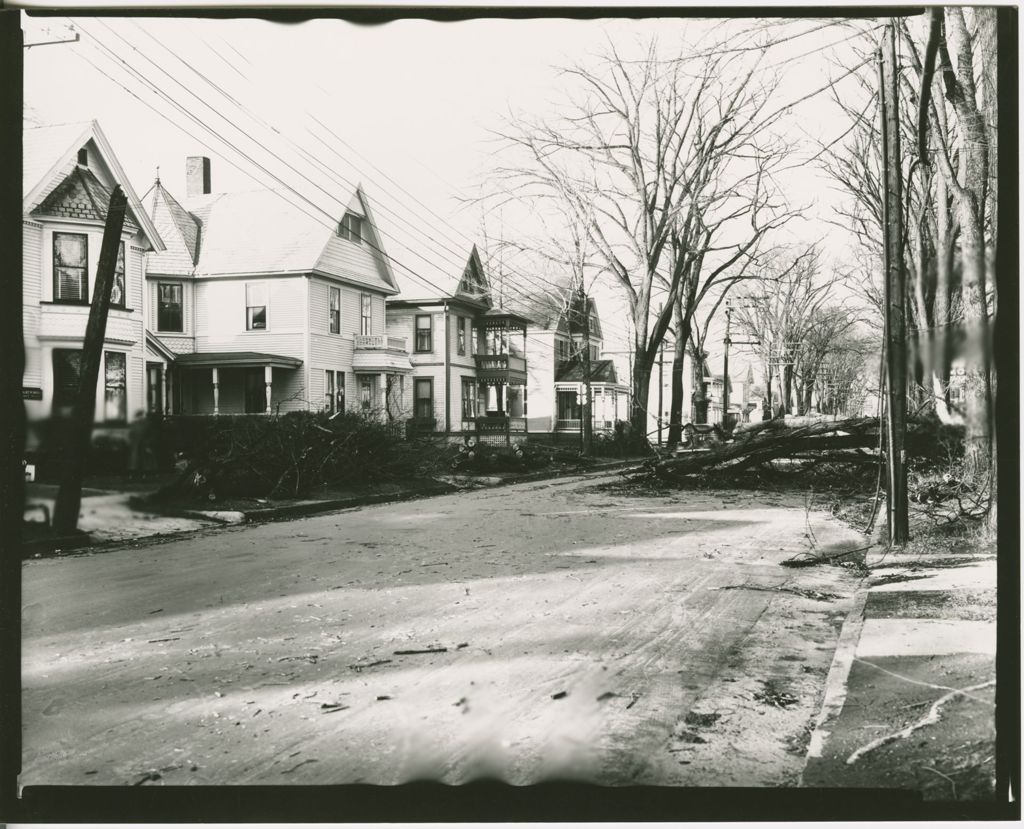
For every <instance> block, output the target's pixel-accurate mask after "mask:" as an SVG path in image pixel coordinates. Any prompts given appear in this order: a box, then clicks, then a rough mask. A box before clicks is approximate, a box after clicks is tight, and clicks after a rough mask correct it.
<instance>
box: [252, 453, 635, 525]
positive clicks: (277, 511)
mask: <svg viewBox="0 0 1024 829" xmlns="http://www.w3.org/2000/svg"><path fill="white" fill-rule="evenodd" d="M636 464H637V461H612V462H610V463H606V464H600V465H596V466H593V467H591V468H589V469H582V470H579V469H577V470H571V471H570V470H562V471H558V472H549V471H545V470H540V471H539V472H530V473H527V474H525V475H522V476H519V477H516V478H507V479H502V480H500V481H498V482H495V483H489V484H484V485H483V486H482V487H481V488H483V489H494V488H496V487H501V486H511V485H512V484H526V483H530V482H532V481H545V480H555V479H558V478H571V477H574V476H577V475H586V474H587V473H590V472H610V471H614V470H616V469H621V468H625V467H628V466H634V465H636ZM465 477H466V478H467V479H468V481H467V482H471V481H472V480H473V476H468V475H467V476H465ZM478 477H487V476H478ZM467 489H468V487H460V486H457V485H455V484H439V485H437V486H436V487H425V488H423V489H417V490H412V491H407V492H390V493H383V494H374V495H359V496H356V497H353V498H338V499H334V500H330V501H314V502H311V503H306V504H286V505H284V506H280V507H268V508H267V509H257V510H249V511H248V512H246V513H244V514H245V523H247V524H252V523H256V522H258V521H277V520H283V519H288V518H298V517H301V516H303V515H315V514H317V513H322V512H333V511H335V510H343V509H351V508H353V507H363V506H371V505H373V504H383V503H388V502H398V501H413V500H416V499H417V498H431V497H433V496H436V495H448V494H451V493H453V492H464V491H466V490H467Z"/></svg>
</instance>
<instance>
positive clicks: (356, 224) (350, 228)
mask: <svg viewBox="0 0 1024 829" xmlns="http://www.w3.org/2000/svg"><path fill="white" fill-rule="evenodd" d="M338 235H339V236H340V237H341V238H342V239H348V240H349V241H350V242H355V243H356V244H361V243H362V241H363V219H362V217H361V216H357V215H356V214H355V213H346V214H345V218H344V219H342V220H341V224H339V225H338Z"/></svg>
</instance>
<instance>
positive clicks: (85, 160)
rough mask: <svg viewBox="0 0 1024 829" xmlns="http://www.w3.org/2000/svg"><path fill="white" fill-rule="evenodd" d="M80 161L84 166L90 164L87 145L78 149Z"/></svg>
mask: <svg viewBox="0 0 1024 829" xmlns="http://www.w3.org/2000/svg"><path fill="white" fill-rule="evenodd" d="M78 163H79V164H81V165H82V166H83V167H88V166H89V151H88V150H87V149H86V148H85V147H82V149H80V150H79V151H78Z"/></svg>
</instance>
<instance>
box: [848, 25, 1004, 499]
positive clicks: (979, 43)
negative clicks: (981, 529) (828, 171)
mask: <svg viewBox="0 0 1024 829" xmlns="http://www.w3.org/2000/svg"><path fill="white" fill-rule="evenodd" d="M896 26H897V31H898V33H899V35H900V51H901V58H902V60H901V72H900V96H899V97H900V108H901V111H900V115H901V117H900V123H901V127H900V128H901V131H902V132H903V133H904V145H905V146H907V147H911V148H916V150H911V151H910V152H908V153H907V167H906V169H905V171H904V172H903V177H904V181H905V182H906V183H907V192H908V198H907V201H906V219H907V226H908V237H907V242H908V244H907V245H906V246H905V247H906V256H907V259H906V263H905V264H906V269H907V273H908V275H909V278H910V284H909V287H910V290H909V296H910V298H911V300H910V309H909V310H910V312H911V323H912V331H911V335H912V336H911V343H912V345H913V344H914V342H915V340H916V344H917V347H916V348H915V349H913V356H914V358H915V363H916V368H917V371H916V372H915V374H912V375H911V376H915V375H916V379H917V380H918V382H919V383H920V385H921V386H922V387H923V389H924V393H925V394H926V395H927V396H928V397H929V398H931V400H932V401H933V402H934V404H935V411H936V413H937V414H938V415H939V417H940V418H942V419H943V420H946V421H953V420H956V419H957V415H956V412H955V411H954V410H953V408H952V407H951V406H950V405H949V396H948V395H949V385H950V384H949V368H950V364H951V362H952V361H953V360H954V359H959V360H961V361H962V363H963V367H964V370H965V373H966V376H965V380H966V385H965V389H964V392H965V402H966V405H965V409H964V421H965V423H966V430H967V438H966V444H967V445H966V458H967V467H968V470H969V471H970V472H971V473H973V474H975V475H977V476H980V477H985V476H986V475H987V476H988V477H989V478H990V480H991V481H992V482H993V483H994V474H993V469H994V463H995V448H994V440H995V435H994V429H993V426H992V422H993V412H994V407H993V398H994V391H993V388H994V383H995V377H994V373H993V371H992V369H991V362H992V361H991V353H990V347H989V329H990V327H991V322H992V319H993V318H994V315H995V314H996V312H997V296H996V293H995V286H994V280H993V278H992V274H991V268H992V265H993V262H994V260H995V249H996V244H997V240H998V199H997V196H998V187H997V174H998V170H997V149H998V146H997V111H996V83H995V77H996V62H997V59H998V55H997V48H996V34H995V29H996V11H995V10H994V9H989V8H981V7H979V8H971V9H962V8H959V7H952V6H950V7H945V8H936V9H932V10H930V11H929V12H928V14H927V15H926V16H924V17H923V18H918V19H916V20H914V19H902V20H900V21H897V22H896ZM874 46H875V44H874V43H868V44H867V45H866V50H870V49H873V48H874ZM863 78H864V83H865V88H866V89H868V90H871V91H873V87H872V83H873V81H872V79H871V78H870V77H869V76H868V75H866V74H865V75H864V76H863ZM847 111H848V112H850V111H851V110H850V109H849V108H847ZM865 124H866V125H867V126H865ZM858 129H859V130H860V131H861V137H860V138H859V140H855V141H853V142H851V143H850V144H849V145H847V146H846V147H845V148H843V149H842V150H839V151H836V152H835V153H834V154H833V155H832V157H831V159H830V164H831V166H832V169H833V170H834V171H839V172H842V173H844V175H842V176H837V178H838V179H839V180H840V181H842V182H843V183H844V185H845V186H847V188H848V189H849V191H850V192H851V194H854V195H855V197H856V199H857V202H858V209H857V210H854V211H851V215H847V216H846V219H847V220H849V226H850V227H851V228H852V229H854V230H855V232H859V233H860V234H861V235H862V238H863V239H864V241H865V243H866V244H870V245H871V246H872V248H873V250H874V251H876V252H877V251H880V250H881V246H880V244H879V243H878V242H877V236H878V230H879V228H880V221H876V220H875V216H874V212H875V207H874V205H875V204H877V198H876V196H875V194H874V192H873V187H872V184H871V183H872V182H873V181H877V180H878V177H877V167H876V166H875V167H874V168H873V169H866V168H864V167H863V163H862V159H864V158H865V157H873V156H874V154H876V153H877V146H878V141H877V136H875V135H874V134H873V126H872V124H871V122H870V119H869V118H865V119H863V123H860V124H858ZM871 164H872V165H877V162H876V161H872V162H871ZM858 166H860V167H861V170H860V172H862V173H864V174H863V175H856V174H850V173H851V171H853V172H854V173H856V172H857V168H858ZM867 173H870V175H868V174H867ZM878 219H879V220H880V216H879V217H878ZM876 256H877V253H876ZM914 329H916V333H917V337H916V338H915V337H914V336H913V335H914ZM957 338H960V339H961V340H962V342H959V341H958V339H957ZM992 503H993V505H994V499H993V501H992ZM990 518H993V519H994V514H990Z"/></svg>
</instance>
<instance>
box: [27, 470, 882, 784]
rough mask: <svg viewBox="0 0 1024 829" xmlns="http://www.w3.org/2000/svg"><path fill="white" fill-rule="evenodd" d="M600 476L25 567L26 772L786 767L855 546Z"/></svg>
mask: <svg viewBox="0 0 1024 829" xmlns="http://www.w3.org/2000/svg"><path fill="white" fill-rule="evenodd" d="M615 479H616V476H614V475H608V474H606V475H605V476H603V477H601V476H581V477H578V478H570V479H562V480H556V481H546V482H534V483H527V484H519V485H515V486H509V487H502V488H499V489H490V490H480V491H475V492H466V493H460V494H454V495H447V496H442V497H435V498H429V499H424V500H419V501H411V502H404V503H395V504H384V505H379V506H374V507H367V508H362V509H355V510H347V511H342V512H337V513H331V514H327V515H321V516H316V517H309V518H303V519H301V520H295V521H289V522H282V523H273V524H265V525H259V526H246V527H227V528H220V529H216V530H205V531H200V532H196V533H194V534H192V535H189V536H187V537H183V538H179V539H175V540H173V541H169V542H164V543H153V544H144V545H142V546H137V547H133V548H123V549H118V550H107V551H102V552H97V553H92V554H85V555H81V556H74V557H65V558H58V559H47V560H36V561H29V562H26V563H25V565H24V569H23V633H22V636H23V657H22V668H23V680H22V682H23V726H24V729H23V734H24V749H23V769H22V775H21V778H20V782H21V783H22V785H34V784H83V785H89V784H97V785H130V784H143V785H189V784H192V785H196V784H203V785H211V784H231V783H236V784H242V783H244V784H266V783H273V784H288V783H296V784H311V783H312V784H335V783H352V782H365V783H398V782H405V781H410V780H423V779H430V780H441V781H444V782H451V783H457V782H463V781H466V780H471V779H478V778H482V777H483V778H499V779H502V780H507V781H510V782H514V783H532V782H539V781H542V780H548V779H575V780H586V781H593V782H598V783H603V784H610V785H624V784H657V785H690V786H694V785H698V786H699V785H747V786H750V785H764V786H775V785H792V784H794V783H795V782H796V780H797V778H798V775H799V772H800V768H801V765H802V758H803V755H804V753H805V751H804V749H805V747H806V742H807V738H808V736H809V732H810V728H811V726H812V721H813V718H814V716H815V714H816V713H817V710H818V706H819V704H820V700H821V694H822V690H823V686H824V680H825V675H826V673H827V671H828V667H829V664H830V661H831V659H832V655H833V652H834V649H835V645H836V640H837V637H838V631H839V628H840V626H841V624H842V622H843V619H844V617H845V614H846V612H847V611H848V610H849V608H850V606H851V601H852V596H853V594H854V592H855V590H856V589H857V587H858V585H859V579H858V577H857V576H856V575H855V574H853V573H850V572H848V571H846V570H843V569H841V568H838V567H812V568H804V569H792V568H784V567H780V566H779V562H781V561H782V560H784V559H786V558H788V557H790V556H792V555H794V554H796V553H799V552H801V551H806V550H807V549H808V548H809V546H810V545H811V544H812V543H813V544H815V545H816V546H817V548H818V549H838V547H837V545H847V546H848V547H855V546H860V545H861V544H862V543H863V542H862V540H861V538H860V537H859V536H858V535H857V534H856V533H854V532H852V531H851V530H849V529H847V528H845V527H843V526H842V525H840V524H838V522H835V521H834V520H832V519H831V518H829V517H827V516H825V515H824V514H820V513H815V512H808V510H807V509H806V507H805V504H804V500H803V498H802V497H801V496H795V495H794V496H780V495H770V494H760V495H754V494H750V493H714V492H702V493H694V492H680V493H670V494H668V495H659V496H652V495H642V496H635V495H634V496H631V497H627V496H626V495H623V494H621V493H618V492H609V491H607V490H606V489H603V488H602V485H603V484H604V483H607V482H609V481H613V480H615Z"/></svg>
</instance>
